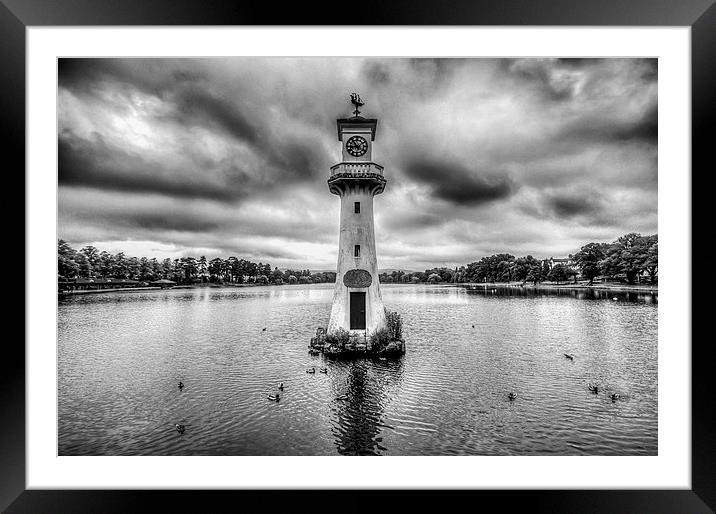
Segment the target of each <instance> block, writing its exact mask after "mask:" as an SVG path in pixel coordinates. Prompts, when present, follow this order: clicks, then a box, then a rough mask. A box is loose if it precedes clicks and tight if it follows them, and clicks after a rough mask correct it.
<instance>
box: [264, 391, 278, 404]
mask: <svg viewBox="0 0 716 514" xmlns="http://www.w3.org/2000/svg"><path fill="white" fill-rule="evenodd" d="M266 398H268V399H269V400H271V401H272V402H277V401H278V400H279V396H278V393H276V394H270V395H268V396H267V397H266Z"/></svg>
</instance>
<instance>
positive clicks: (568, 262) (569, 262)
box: [547, 257, 574, 269]
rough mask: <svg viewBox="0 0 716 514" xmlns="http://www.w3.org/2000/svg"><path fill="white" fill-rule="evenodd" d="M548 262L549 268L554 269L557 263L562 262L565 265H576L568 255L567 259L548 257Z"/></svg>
mask: <svg viewBox="0 0 716 514" xmlns="http://www.w3.org/2000/svg"><path fill="white" fill-rule="evenodd" d="M547 264H549V269H552V268H554V267H555V265H557V264H561V265H562V266H564V267H571V266H574V261H573V260H572V259H571V258H569V257H567V258H566V259H555V258H554V257H550V258H549V259H547Z"/></svg>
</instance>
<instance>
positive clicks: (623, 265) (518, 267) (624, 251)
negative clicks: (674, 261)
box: [380, 233, 659, 285]
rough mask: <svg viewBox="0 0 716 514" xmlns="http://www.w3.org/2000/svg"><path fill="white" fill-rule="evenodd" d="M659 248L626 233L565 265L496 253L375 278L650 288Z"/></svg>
mask: <svg viewBox="0 0 716 514" xmlns="http://www.w3.org/2000/svg"><path fill="white" fill-rule="evenodd" d="M658 251H659V243H658V236H657V235H656V234H654V235H650V236H642V235H641V234H637V233H629V234H625V235H623V236H621V237H620V238H618V239H617V240H616V241H614V242H612V243H588V244H586V245H584V246H582V247H581V248H580V250H579V251H578V252H577V253H575V254H573V255H571V254H570V255H569V261H571V265H570V264H562V263H556V264H554V263H553V262H551V261H550V259H542V260H539V259H536V258H534V257H533V256H531V255H527V256H524V257H515V256H514V255H511V254H509V253H499V254H495V255H490V256H488V257H483V258H482V259H480V260H479V261H476V262H471V263H470V264H467V265H466V266H460V267H456V268H433V269H427V270H425V271H424V272H420V271H417V272H403V271H398V270H396V271H392V272H390V273H381V274H380V281H381V282H387V283H391V282H403V283H406V282H407V283H409V282H414V283H418V282H452V283H475V282H478V283H485V282H490V283H494V282H515V281H518V282H522V284H525V283H527V282H532V283H533V284H538V283H540V282H544V281H552V282H564V281H568V280H571V281H574V282H575V283H576V281H577V278H582V279H583V280H588V281H589V284H590V285H591V284H593V283H594V279H595V278H597V277H600V276H601V277H604V278H607V279H618V280H621V279H623V280H625V281H626V282H627V283H629V284H634V283H635V282H636V281H637V280H640V281H641V278H642V277H643V278H644V279H645V280H646V281H648V282H649V283H651V284H656V283H657V279H658V276H657V275H658V268H659V261H658Z"/></svg>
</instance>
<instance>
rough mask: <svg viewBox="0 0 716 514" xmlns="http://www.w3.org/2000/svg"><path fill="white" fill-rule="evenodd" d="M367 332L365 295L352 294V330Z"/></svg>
mask: <svg viewBox="0 0 716 514" xmlns="http://www.w3.org/2000/svg"><path fill="white" fill-rule="evenodd" d="M354 329H355V330H365V293H351V330H354Z"/></svg>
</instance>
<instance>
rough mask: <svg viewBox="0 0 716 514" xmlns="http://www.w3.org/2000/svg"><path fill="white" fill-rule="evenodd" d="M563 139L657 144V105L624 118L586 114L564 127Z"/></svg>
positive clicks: (582, 141)
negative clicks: (616, 118)
mask: <svg viewBox="0 0 716 514" xmlns="http://www.w3.org/2000/svg"><path fill="white" fill-rule="evenodd" d="M560 136H561V137H562V138H563V139H567V140H572V141H579V142H581V143H600V142H601V143H611V142H616V143H620V142H637V143H639V142H642V143H647V144H651V145H656V142H657V139H658V137H659V125H658V111H657V106H656V105H651V106H648V107H647V109H646V111H645V112H644V113H642V114H640V115H635V116H634V117H632V118H627V119H624V120H613V119H610V118H605V117H603V116H600V115H599V114H598V113H597V114H596V115H595V116H585V117H584V118H580V119H578V120H575V121H574V122H571V123H568V124H565V125H564V126H563V127H562V130H561V134H560Z"/></svg>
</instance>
